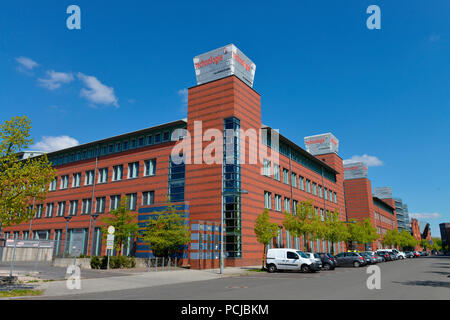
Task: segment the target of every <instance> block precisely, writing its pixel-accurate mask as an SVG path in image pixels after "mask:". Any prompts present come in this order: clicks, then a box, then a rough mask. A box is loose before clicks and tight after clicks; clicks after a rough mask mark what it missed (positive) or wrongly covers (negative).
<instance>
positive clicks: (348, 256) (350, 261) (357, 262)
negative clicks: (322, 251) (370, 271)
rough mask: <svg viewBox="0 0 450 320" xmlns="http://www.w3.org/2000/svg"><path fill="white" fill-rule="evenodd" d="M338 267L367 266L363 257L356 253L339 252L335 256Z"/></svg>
mask: <svg viewBox="0 0 450 320" xmlns="http://www.w3.org/2000/svg"><path fill="white" fill-rule="evenodd" d="M335 258H336V260H337V266H338V267H344V266H354V267H356V268H357V267H360V266H364V265H366V264H367V262H366V260H365V259H364V257H363V256H361V255H360V254H359V253H356V252H341V253H339V254H337V255H336V256H335Z"/></svg>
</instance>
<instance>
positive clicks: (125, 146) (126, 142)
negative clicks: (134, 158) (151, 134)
mask: <svg viewBox="0 0 450 320" xmlns="http://www.w3.org/2000/svg"><path fill="white" fill-rule="evenodd" d="M127 150H128V141H124V142H123V151H127Z"/></svg>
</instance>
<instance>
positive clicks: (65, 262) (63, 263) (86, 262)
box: [53, 258, 91, 269]
mask: <svg viewBox="0 0 450 320" xmlns="http://www.w3.org/2000/svg"><path fill="white" fill-rule="evenodd" d="M75 264H76V265H77V266H79V267H80V268H81V269H91V259H77V260H76V262H75ZM71 265H73V258H56V259H55V260H54V261H53V266H54V267H64V268H66V267H68V266H71Z"/></svg>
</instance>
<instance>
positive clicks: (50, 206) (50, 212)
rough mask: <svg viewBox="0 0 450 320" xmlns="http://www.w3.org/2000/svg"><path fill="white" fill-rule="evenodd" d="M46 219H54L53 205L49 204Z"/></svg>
mask: <svg viewBox="0 0 450 320" xmlns="http://www.w3.org/2000/svg"><path fill="white" fill-rule="evenodd" d="M45 217H46V218H51V217H53V203H47V210H46V212H45Z"/></svg>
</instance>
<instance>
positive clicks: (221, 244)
mask: <svg viewBox="0 0 450 320" xmlns="http://www.w3.org/2000/svg"><path fill="white" fill-rule="evenodd" d="M222 168H223V167H222ZM222 170H223V169H222ZM225 194H228V195H236V194H248V191H247V190H238V191H236V192H226V193H225V192H223V172H222V192H221V198H222V201H221V208H220V274H223V263H224V258H223V256H224V250H223V247H224V243H223V225H224V223H223V220H224V217H223V205H224V201H223V196H224V195H225Z"/></svg>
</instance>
